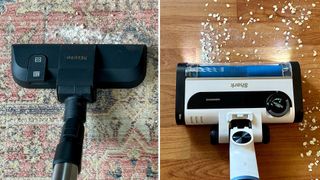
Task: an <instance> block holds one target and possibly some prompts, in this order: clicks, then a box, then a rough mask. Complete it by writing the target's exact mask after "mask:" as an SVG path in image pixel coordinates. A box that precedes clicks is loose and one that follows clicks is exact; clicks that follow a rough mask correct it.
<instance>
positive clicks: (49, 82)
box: [12, 44, 147, 102]
mask: <svg viewBox="0 0 320 180" xmlns="http://www.w3.org/2000/svg"><path fill="white" fill-rule="evenodd" d="M146 59H147V47H146V46H145V45H102V44H101V45H80V44H79V45H74V44H72V45H71V44H65V45H62V44H17V45H13V46H12V74H13V79H14V80H15V82H16V83H17V84H19V85H20V86H22V87H25V88H57V92H58V98H59V101H63V100H64V99H65V97H68V96H71V95H81V96H84V97H86V98H87V99H88V101H89V102H92V101H94V99H95V98H94V94H95V93H94V91H95V89H96V88H132V87H135V86H137V85H139V84H140V83H141V82H142V81H143V79H144V77H145V75H146ZM90 96H91V97H90Z"/></svg>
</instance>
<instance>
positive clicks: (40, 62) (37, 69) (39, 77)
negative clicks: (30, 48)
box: [28, 55, 47, 82]
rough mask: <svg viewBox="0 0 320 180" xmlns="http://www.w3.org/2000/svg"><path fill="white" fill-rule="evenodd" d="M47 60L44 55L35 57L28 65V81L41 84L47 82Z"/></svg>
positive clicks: (32, 57)
mask: <svg viewBox="0 0 320 180" xmlns="http://www.w3.org/2000/svg"><path fill="white" fill-rule="evenodd" d="M46 65H47V58H46V57H45V56H43V55H33V56H31V58H30V59H29V64H28V81H29V82H41V81H44V80H45V72H46Z"/></svg>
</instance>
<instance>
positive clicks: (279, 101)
mask: <svg viewBox="0 0 320 180" xmlns="http://www.w3.org/2000/svg"><path fill="white" fill-rule="evenodd" d="M300 76H301V75H300V66H299V63H298V62H288V63H277V64H245V65H242V64H213V65H198V64H185V63H184V64H178V66H177V79H176V122H177V124H187V125H198V124H199V125H201V124H217V123H218V119H219V113H220V114H221V113H223V112H232V111H238V112H241V111H242V112H245V111H248V109H250V111H255V112H257V113H260V114H261V115H262V121H263V123H286V122H300V121H301V120H302V116H303V108H302V90H301V78H300Z"/></svg>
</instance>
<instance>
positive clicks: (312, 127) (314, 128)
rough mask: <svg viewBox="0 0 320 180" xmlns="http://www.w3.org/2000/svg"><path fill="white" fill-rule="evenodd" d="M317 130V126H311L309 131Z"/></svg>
mask: <svg viewBox="0 0 320 180" xmlns="http://www.w3.org/2000/svg"><path fill="white" fill-rule="evenodd" d="M318 128H319V126H311V128H310V130H311V131H315V130H317V129H318Z"/></svg>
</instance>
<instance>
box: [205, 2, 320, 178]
mask: <svg viewBox="0 0 320 180" xmlns="http://www.w3.org/2000/svg"><path fill="white" fill-rule="evenodd" d="M265 4H268V5H267V6H265ZM238 5H241V7H245V8H237V6H238ZM319 6H320V2H319V1H306V2H304V3H301V1H284V2H281V1H275V2H274V3H273V4H272V6H270V3H264V1H256V0H244V1H238V2H236V3H225V2H221V1H218V0H213V1H208V3H205V4H204V12H205V13H206V15H207V17H206V19H205V20H204V21H203V22H202V23H201V26H202V31H201V39H200V43H201V48H202V53H201V55H202V62H204V63H229V62H232V63H242V62H243V61H244V62H248V61H250V62H255V63H263V62H286V61H290V60H297V61H300V62H305V63H306V65H303V67H302V77H303V78H302V83H303V95H304V96H308V97H309V98H306V99H303V102H304V110H305V116H304V120H303V122H302V123H300V126H299V130H300V131H301V139H297V140H299V141H301V146H303V151H302V152H299V153H297V156H301V158H303V160H302V163H305V162H306V159H307V162H308V163H307V164H306V170H308V171H309V172H310V178H311V179H314V178H319V177H318V174H317V173H316V172H315V171H319V166H318V164H319V157H320V145H319V140H320V139H319V138H320V137H319V135H318V134H319V128H320V124H319V119H318V118H317V117H319V115H320V112H319V111H320V107H319V103H320V101H319V100H316V99H313V98H310V97H318V96H319V94H317V92H316V90H315V89H314V88H313V85H314V83H313V84H312V83H311V82H318V77H315V75H314V74H313V72H315V71H317V70H318V69H319V68H320V64H319V62H318V61H319V60H318V52H320V49H319V48H318V46H315V45H310V44H307V45H304V37H305V38H307V37H306V36H303V33H304V34H305V33H313V32H316V31H317V30H318V32H319V27H312V26H310V24H312V23H310V22H311V21H313V22H314V21H316V17H315V15H314V14H318V13H319V10H318V9H317V8H318V7H319ZM235 9H236V12H237V16H236V17H230V13H229V12H230V11H228V10H235ZM228 13H229V14H228ZM259 22H268V25H267V23H259ZM239 44H241V45H245V47H239ZM247 47H252V48H250V50H248V49H249V48H247ZM302 49H303V50H307V53H301V50H302ZM304 52H305V51H304Z"/></svg>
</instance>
